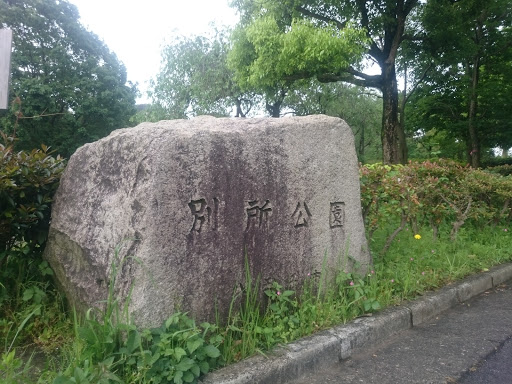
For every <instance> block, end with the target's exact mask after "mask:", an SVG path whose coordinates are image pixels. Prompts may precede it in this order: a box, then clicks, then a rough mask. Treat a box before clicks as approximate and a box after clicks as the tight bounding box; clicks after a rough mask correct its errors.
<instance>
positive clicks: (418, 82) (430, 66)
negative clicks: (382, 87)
mask: <svg viewBox="0 0 512 384" xmlns="http://www.w3.org/2000/svg"><path fill="white" fill-rule="evenodd" d="M432 67H433V64H432V63H430V64H429V65H428V66H427V68H426V69H425V71H424V72H423V75H422V76H421V77H420V79H419V80H418V81H417V82H416V84H414V86H413V87H412V89H411V92H409V93H408V94H407V96H406V97H405V102H404V104H405V103H407V101H408V100H409V98H410V97H411V95H412V94H413V93H414V91H416V88H418V86H419V85H420V84H421V83H422V82H423V80H425V77H427V73H428V71H430V69H431V68H432Z"/></svg>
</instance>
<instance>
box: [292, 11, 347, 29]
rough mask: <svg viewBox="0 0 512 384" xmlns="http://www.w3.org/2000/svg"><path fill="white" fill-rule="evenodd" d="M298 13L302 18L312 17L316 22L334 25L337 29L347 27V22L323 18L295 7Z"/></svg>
mask: <svg viewBox="0 0 512 384" xmlns="http://www.w3.org/2000/svg"><path fill="white" fill-rule="evenodd" d="M295 9H296V10H297V11H298V12H300V13H302V14H303V15H304V16H309V17H312V18H313V19H317V20H320V21H323V22H325V23H333V24H334V25H336V26H337V27H338V28H339V29H344V28H345V26H346V25H347V21H345V22H343V23H342V22H341V21H339V20H336V19H333V18H331V17H327V16H323V15H320V14H318V13H315V12H312V11H310V10H309V9H306V8H304V7H301V6H299V7H296V8H295Z"/></svg>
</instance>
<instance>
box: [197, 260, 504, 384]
mask: <svg viewBox="0 0 512 384" xmlns="http://www.w3.org/2000/svg"><path fill="white" fill-rule="evenodd" d="M511 279H512V264H505V265H502V266H499V267H496V268H492V269H491V271H489V272H485V273H481V274H478V275H475V276H472V277H470V278H468V279H466V280H463V281H461V282H458V283H456V284H453V285H451V286H447V287H445V288H442V289H440V290H439V291H437V292H433V293H429V294H427V295H425V296H423V297H421V298H420V299H418V300H415V301H412V302H406V303H404V304H403V305H401V306H399V307H395V308H389V309H386V310H384V311H381V312H379V313H377V314H376V315H374V316H372V317H364V318H360V319H356V320H355V321H353V322H351V323H349V324H346V325H343V326H339V327H335V328H333V329H330V330H327V331H324V332H320V333H318V334H316V335H313V336H311V337H308V338H305V339H302V340H299V341H297V342H294V343H291V344H289V345H287V346H284V347H282V348H278V349H276V350H275V351H274V352H273V353H272V354H271V355H270V356H269V358H265V357H262V356H255V357H252V358H249V359H247V360H244V361H242V362H240V363H237V364H233V365H231V366H228V367H226V368H223V369H221V370H219V371H216V372H213V373H211V374H208V375H207V376H205V377H204V378H203V379H202V381H201V383H203V384H243V383H251V384H258V383H261V384H263V383H268V384H279V383H291V384H306V383H308V384H309V383H379V384H380V383H446V382H456V381H457V380H458V379H459V378H460V377H461V376H462V375H464V372H466V371H468V370H470V369H471V368H473V370H478V367H480V366H483V364H482V362H484V361H485V358H486V357H487V356H489V355H490V354H492V353H493V352H494V351H496V350H497V349H499V347H500V345H504V343H505V341H506V340H507V338H510V337H512V288H511V286H512V280H511ZM483 292H485V293H483ZM470 372H471V371H470ZM468 383H469V382H468ZM497 383H499V382H497ZM509 383H512V377H511V380H510V381H509Z"/></svg>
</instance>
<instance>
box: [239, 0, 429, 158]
mask: <svg viewBox="0 0 512 384" xmlns="http://www.w3.org/2000/svg"><path fill="white" fill-rule="evenodd" d="M418 4H419V0H397V1H389V0H379V1H371V2H370V1H365V0H349V1H341V0H286V1H282V2H275V1H270V0H262V1H254V0H234V1H233V2H232V5H233V6H234V7H236V8H237V9H238V10H239V11H240V13H241V22H240V25H239V27H238V29H237V30H236V32H235V34H234V48H233V51H232V54H231V60H230V61H231V63H232V65H233V66H234V67H235V68H237V71H238V74H237V75H238V76H237V77H238V81H239V82H240V83H241V84H242V86H243V84H252V85H259V86H260V87H265V86H267V87H268V86H272V85H275V84H282V83H285V84H287V82H290V81H293V80H297V79H305V78H312V77H316V78H317V79H318V80H319V81H320V82H338V81H343V82H348V83H351V84H354V85H359V86H363V87H371V88H375V89H378V90H379V91H381V92H382V103H383V109H382V129H381V141H382V148H383V160H384V162H385V163H400V162H405V161H406V159H407V148H406V144H405V134H404V132H403V130H402V128H401V126H400V124H399V116H398V88H397V80H396V59H397V54H398V50H399V47H400V45H401V43H402V41H403V40H404V39H405V38H409V37H411V36H412V35H411V36H408V35H406V26H407V22H406V21H407V18H408V16H409V15H410V14H411V12H412V11H413V9H414V8H415V7H416V6H418ZM411 26H413V27H414V26H415V25H414V23H412V24H411ZM363 56H364V57H365V58H366V59H367V60H369V61H370V62H373V63H375V64H377V66H378V67H379V69H380V74H376V75H372V74H370V73H368V71H366V72H365V70H364V67H363V65H362V64H361V59H362V58H363Z"/></svg>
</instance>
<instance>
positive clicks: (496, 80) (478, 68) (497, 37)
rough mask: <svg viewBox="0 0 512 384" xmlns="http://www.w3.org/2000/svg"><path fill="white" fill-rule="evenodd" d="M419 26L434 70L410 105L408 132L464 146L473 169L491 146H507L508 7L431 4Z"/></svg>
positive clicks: (496, 2)
mask: <svg viewBox="0 0 512 384" xmlns="http://www.w3.org/2000/svg"><path fill="white" fill-rule="evenodd" d="M422 23H423V26H424V28H425V32H426V36H427V38H426V39H425V40H424V42H423V44H422V48H423V49H424V52H425V56H428V57H429V60H431V61H432V63H433V64H434V66H435V70H433V71H431V72H430V74H429V79H428V80H427V81H426V82H425V83H424V84H423V85H422V87H421V90H420V91H419V92H418V93H417V95H416V98H415V102H414V103H412V104H411V105H410V111H411V114H412V122H413V123H414V125H413V127H414V128H413V129H416V130H419V131H421V132H428V131H431V132H436V133H437V134H441V132H444V133H443V136H445V137H451V138H452V143H457V142H464V143H465V146H466V148H465V154H466V156H465V157H466V159H467V161H468V162H469V163H470V164H471V165H472V166H474V167H478V166H479V165H480V160H481V157H482V155H483V154H484V153H486V152H489V151H490V149H491V148H493V147H496V146H500V147H505V148H508V147H509V146H511V144H512V126H511V122H510V112H509V111H510V108H506V106H507V105H510V99H511V97H512V93H511V92H512V87H511V86H510V84H511V80H512V71H511V69H512V67H511V65H512V60H511V59H512V45H511V44H510V41H512V36H511V32H512V31H511V28H510V25H511V24H512V4H511V3H510V2H509V1H508V0H486V1H483V0H461V1H451V0H431V1H429V2H428V3H427V5H426V6H425V8H424V13H423V15H422Z"/></svg>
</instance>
